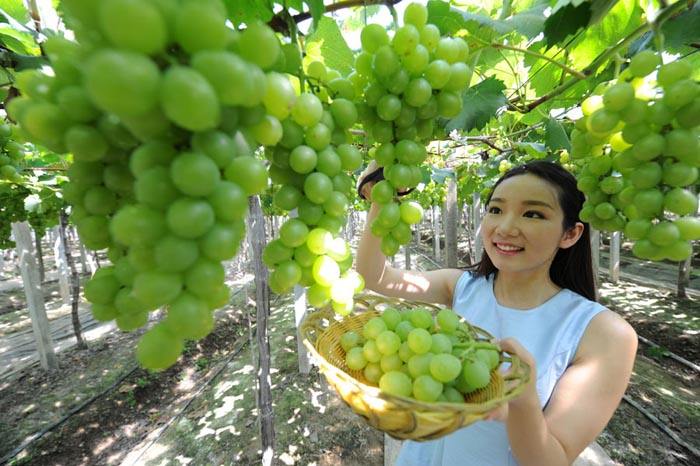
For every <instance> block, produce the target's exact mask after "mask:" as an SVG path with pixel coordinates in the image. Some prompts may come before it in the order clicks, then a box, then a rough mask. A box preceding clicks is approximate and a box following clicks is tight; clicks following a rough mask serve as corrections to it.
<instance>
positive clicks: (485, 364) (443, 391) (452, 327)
mask: <svg viewBox="0 0 700 466" xmlns="http://www.w3.org/2000/svg"><path fill="white" fill-rule="evenodd" d="M340 344H341V346H342V347H343V350H345V364H346V365H347V367H348V368H349V369H350V370H351V371H355V372H359V373H361V374H362V376H363V377H362V378H364V379H365V380H366V381H368V382H369V383H370V384H374V385H378V386H379V387H380V388H381V389H382V391H383V392H386V393H390V394H392V395H398V396H406V397H413V398H415V399H417V400H419V401H427V402H433V401H447V402H453V403H464V396H465V395H467V394H469V393H472V392H474V391H475V390H478V389H481V388H484V387H485V386H487V385H488V384H489V382H490V380H491V371H493V370H494V369H495V368H496V367H497V366H498V365H499V363H500V357H499V350H498V347H497V346H495V345H493V344H491V343H488V342H482V341H477V340H475V338H474V335H473V332H472V331H471V330H470V329H469V327H468V326H466V325H464V324H463V323H461V322H460V321H459V317H458V316H457V314H455V312H454V311H452V310H451V309H442V310H441V311H440V312H438V313H437V315H436V316H435V317H433V316H432V314H431V313H430V311H428V310H427V309H422V308H413V309H408V310H405V311H399V310H398V309H394V308H387V309H386V310H384V312H382V314H381V316H379V317H373V318H372V319H370V320H369V321H367V323H366V324H365V325H364V326H363V328H362V335H360V334H358V333H357V332H354V331H349V332H346V333H344V334H343V335H342V337H341V338H340Z"/></svg>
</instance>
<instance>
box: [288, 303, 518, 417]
mask: <svg viewBox="0 0 700 466" xmlns="http://www.w3.org/2000/svg"><path fill="white" fill-rule="evenodd" d="M355 302H356V304H361V305H364V306H365V308H364V309H361V310H359V312H361V313H363V312H372V311H375V312H378V311H376V305H377V304H392V305H394V306H420V307H428V308H433V309H434V310H437V309H444V308H446V306H441V305H437V304H432V303H425V302H421V301H413V300H408V299H401V298H388V297H385V296H382V295H378V294H369V293H363V294H361V295H358V296H356V297H355ZM355 312H358V311H355ZM338 317H339V316H338V315H337V314H336V313H335V312H334V311H333V309H332V308H331V307H330V306H326V307H324V308H321V309H317V310H315V311H313V312H311V313H307V314H306V315H305V316H304V319H303V320H302V322H301V325H300V327H299V334H300V337H301V338H302V342H303V344H304V346H306V348H307V349H308V350H309V352H311V354H312V355H313V357H314V358H315V360H316V362H317V363H318V365H319V366H320V369H321V371H322V372H332V373H334V374H335V375H339V376H341V377H342V378H344V379H347V380H350V381H351V383H353V384H354V385H355V386H356V387H358V388H359V389H360V390H362V391H363V392H364V393H366V394H368V395H370V396H374V397H377V398H380V399H382V400H385V401H387V402H389V403H394V404H397V405H399V406H402V407H405V408H408V409H412V410H415V411H419V412H448V413H474V412H484V411H491V410H493V409H495V408H496V407H498V406H500V405H501V404H503V403H504V402H505V401H508V400H510V399H512V398H515V397H516V396H518V395H519V394H520V393H521V392H522V389H523V388H524V386H525V385H526V384H527V382H528V381H529V378H530V368H529V367H528V366H527V365H526V364H525V363H524V362H522V361H521V360H520V359H519V358H518V357H517V356H515V355H510V356H509V357H506V358H504V361H506V362H511V364H512V365H513V368H514V374H513V375H512V376H510V377H507V378H505V377H504V382H505V381H510V380H521V382H522V383H520V384H518V385H517V386H516V387H515V388H514V389H510V390H508V389H506V390H505V393H504V394H503V395H502V396H500V397H497V398H493V399H490V400H488V401H485V402H481V403H470V402H467V401H465V402H464V403H452V402H444V401H442V402H441V401H435V402H424V401H420V400H417V399H415V398H411V397H405V396H399V395H392V394H389V393H385V392H382V391H381V390H380V388H379V387H377V386H374V385H368V384H365V383H363V382H361V381H359V380H357V379H356V378H355V377H354V376H353V375H352V374H349V373H347V372H346V371H344V370H342V369H341V368H339V367H337V366H336V365H335V364H333V363H331V362H330V361H328V360H327V359H326V358H325V357H324V356H323V355H321V354H320V353H319V352H318V350H317V349H316V345H317V344H318V341H319V339H320V338H321V336H322V335H323V332H325V331H326V330H328V329H329V328H330V326H331V325H332V324H334V323H338V322H341V321H342V320H339V319H338ZM322 320H327V321H328V325H326V326H325V328H323V329H321V328H320V327H319V326H318V325H317V323H318V322H320V321H322ZM470 325H471V324H470ZM471 327H472V328H474V329H475V330H476V331H477V332H479V333H481V334H483V335H484V336H485V337H488V338H484V339H485V340H489V339H493V336H492V335H491V334H490V333H489V332H487V331H486V330H484V329H482V328H480V327H477V326H474V325H471ZM319 330H321V331H320V332H318V331H319ZM316 332H318V334H315V333H316Z"/></svg>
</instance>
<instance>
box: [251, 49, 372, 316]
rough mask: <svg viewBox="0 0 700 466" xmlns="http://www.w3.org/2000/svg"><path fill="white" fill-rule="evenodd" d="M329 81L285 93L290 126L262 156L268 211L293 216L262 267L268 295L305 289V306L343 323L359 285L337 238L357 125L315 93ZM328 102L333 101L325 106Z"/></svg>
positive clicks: (315, 65)
mask: <svg viewBox="0 0 700 466" xmlns="http://www.w3.org/2000/svg"><path fill="white" fill-rule="evenodd" d="M309 70H311V72H312V73H314V74H315V75H317V76H327V75H328V74H331V71H333V70H331V71H329V70H327V69H326V68H325V66H324V65H323V64H321V63H319V62H312V64H310V65H309ZM336 73H337V72H336ZM334 74H335V73H334ZM338 74H339V73H338ZM336 80H344V78H340V77H339V78H334V79H333V80H331V81H329V84H328V85H327V84H323V81H322V80H319V83H320V85H319V86H318V87H317V89H316V91H315V93H310V92H305V93H302V94H301V95H299V96H298V97H297V98H295V99H294V98H292V97H291V96H292V95H293V94H291V93H290V94H289V95H290V102H291V103H290V105H289V108H290V110H289V111H288V112H289V114H290V118H287V119H286V120H284V121H283V123H282V138H281V140H280V142H279V144H277V145H276V146H275V147H269V148H267V150H266V154H267V158H268V160H270V163H271V165H270V178H271V180H272V182H273V185H274V186H275V187H276V191H275V194H274V197H273V205H274V206H275V207H277V208H279V209H281V210H283V211H286V212H289V211H296V216H295V217H293V218H289V219H288V220H287V221H286V222H285V223H284V224H283V225H282V226H281V227H280V231H279V235H278V237H277V238H275V239H274V240H272V241H271V242H270V243H269V244H268V245H267V246H266V248H265V251H264V253H263V260H264V261H265V264H266V265H267V266H268V267H270V268H271V269H273V271H272V273H271V275H270V288H271V289H272V290H273V291H275V292H277V293H287V292H289V290H291V289H292V287H294V286H295V285H302V286H305V287H307V299H308V302H309V304H311V305H312V306H314V307H323V306H326V305H328V304H331V305H332V307H333V309H334V310H335V311H336V312H337V313H339V314H341V315H347V314H349V313H350V312H352V310H353V309H354V300H353V297H354V295H355V293H357V292H359V291H361V290H362V289H363V287H364V280H363V279H362V277H361V276H360V275H359V274H358V273H357V272H355V271H354V270H352V269H351V266H352V260H353V258H352V255H351V250H350V245H349V244H348V243H347V242H346V241H345V240H344V239H343V238H342V237H341V236H340V233H341V230H342V228H343V226H344V225H345V223H346V221H347V214H348V209H349V207H350V200H349V199H350V196H351V191H352V189H353V187H354V182H353V179H352V176H351V174H352V173H353V172H354V171H355V170H357V169H358V168H359V167H360V166H361V164H362V159H363V157H362V153H361V152H360V150H359V149H358V148H357V147H355V146H354V145H352V144H351V141H352V139H351V136H350V134H349V133H348V130H349V129H350V128H351V127H352V126H353V125H355V123H356V122H357V109H356V107H355V104H354V103H353V102H352V100H349V99H346V98H344V97H340V96H339V94H338V93H336V92H334V91H333V90H332V89H331V88H330V87H328V88H327V89H328V91H327V92H325V93H322V92H319V89H326V86H329V85H330V83H334V82H335V81H336ZM334 86H335V88H338V89H341V88H346V86H342V85H338V84H334ZM331 95H333V96H334V98H333V99H332V101H329V100H330V96H331ZM350 97H351V96H350ZM322 99H325V100H322Z"/></svg>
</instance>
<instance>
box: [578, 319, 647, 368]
mask: <svg viewBox="0 0 700 466" xmlns="http://www.w3.org/2000/svg"><path fill="white" fill-rule="evenodd" d="M636 346H637V332H635V330H634V328H633V327H632V326H631V325H630V324H629V323H628V322H627V321H626V320H625V319H624V318H623V317H622V316H620V315H619V314H617V313H616V312H613V311H611V310H610V309H605V310H604V311H602V312H599V313H598V314H596V316H595V317H593V319H592V320H591V323H590V324H589V325H588V328H586V331H585V332H584V334H583V339H582V340H581V343H580V345H579V349H578V351H577V358H578V357H597V356H608V355H609V354H610V351H611V350H613V349H617V350H618V351H622V350H624V349H632V348H636Z"/></svg>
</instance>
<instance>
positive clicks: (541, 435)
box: [506, 394, 570, 466]
mask: <svg viewBox="0 0 700 466" xmlns="http://www.w3.org/2000/svg"><path fill="white" fill-rule="evenodd" d="M519 401H520V400H519ZM506 428H507V430H508V439H509V441H510V447H511V450H512V452H513V456H514V457H515V459H517V460H518V463H519V464H521V465H522V466H530V465H533V466H541V465H547V466H559V465H562V466H564V465H569V464H570V463H569V460H568V459H567V456H566V452H565V451H564V448H563V447H562V445H561V443H560V442H559V441H558V440H557V439H556V438H555V437H554V436H553V435H552V434H551V433H550V431H549V428H548V427H547V422H546V420H545V418H544V413H543V412H542V408H541V406H540V403H539V400H538V399H537V395H536V394H534V396H529V397H527V400H522V401H521V402H519V403H511V404H510V405H509V406H508V420H507V421H506Z"/></svg>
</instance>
